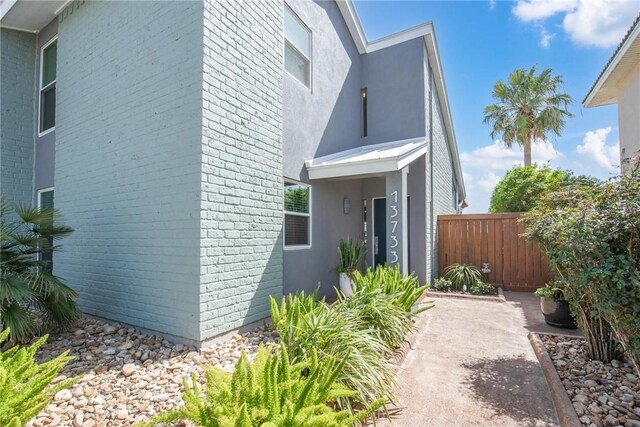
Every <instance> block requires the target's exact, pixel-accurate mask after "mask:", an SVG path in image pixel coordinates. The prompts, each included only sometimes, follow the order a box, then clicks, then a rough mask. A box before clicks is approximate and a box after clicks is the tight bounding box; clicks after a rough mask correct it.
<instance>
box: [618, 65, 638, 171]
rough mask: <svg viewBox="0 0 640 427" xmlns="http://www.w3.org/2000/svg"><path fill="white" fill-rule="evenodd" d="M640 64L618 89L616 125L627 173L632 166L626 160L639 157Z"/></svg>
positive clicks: (623, 167) (622, 159) (622, 161)
mask: <svg viewBox="0 0 640 427" xmlns="http://www.w3.org/2000/svg"><path fill="white" fill-rule="evenodd" d="M639 118H640V64H638V65H637V66H636V67H635V69H634V70H632V71H631V73H629V75H628V76H627V77H626V78H625V80H624V81H623V82H622V83H621V84H620V87H619V88H618V124H619V127H620V128H619V129H620V132H619V134H620V161H621V165H622V171H623V172H624V173H628V172H629V171H630V170H632V167H633V165H632V164H630V163H629V161H628V160H627V159H632V158H635V157H638V156H640V119H639Z"/></svg>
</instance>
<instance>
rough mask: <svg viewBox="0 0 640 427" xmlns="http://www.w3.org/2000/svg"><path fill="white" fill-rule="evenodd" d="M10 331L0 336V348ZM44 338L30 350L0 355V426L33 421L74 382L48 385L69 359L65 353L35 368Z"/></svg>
mask: <svg viewBox="0 0 640 427" xmlns="http://www.w3.org/2000/svg"><path fill="white" fill-rule="evenodd" d="M8 336H9V330H8V329H7V330H5V331H4V332H2V333H0V344H2V343H3V342H4V341H5V340H6V339H7V337H8ZM46 340H47V336H46V335H45V336H43V337H42V338H40V339H39V340H38V341H36V343H34V344H33V345H31V346H29V347H19V346H15V347H13V348H10V349H9V350H7V351H5V352H3V353H0V426H15V427H18V426H22V425H24V424H25V423H26V422H28V421H29V420H31V419H32V418H33V417H35V416H36V415H37V414H38V412H40V410H42V408H44V407H45V406H46V405H47V404H48V403H49V401H50V400H51V398H52V397H53V396H54V395H55V394H56V393H57V392H58V391H60V390H62V389H64V388H67V387H70V386H71V385H72V384H73V383H74V382H75V381H76V380H75V379H68V380H65V381H60V382H59V383H57V384H55V385H51V381H52V380H53V379H54V378H55V377H56V376H58V374H59V373H60V371H61V370H62V368H64V366H65V365H66V364H67V363H68V362H69V361H70V360H71V359H72V357H70V356H68V355H67V353H68V352H64V353H63V354H61V355H60V356H58V357H56V358H55V359H53V360H50V361H48V362H45V363H40V364H37V363H36V362H35V354H36V352H37V351H38V349H39V348H40V347H41V346H42V345H43V344H44V343H45V341H46Z"/></svg>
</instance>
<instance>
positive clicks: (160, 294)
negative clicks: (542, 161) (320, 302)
mask: <svg viewBox="0 0 640 427" xmlns="http://www.w3.org/2000/svg"><path fill="white" fill-rule="evenodd" d="M0 16H1V21H0V24H1V25H2V30H1V31H2V33H1V40H0V42H1V44H0V62H1V64H0V66H1V68H0V71H1V72H0V77H1V81H0V87H1V88H2V89H1V90H2V92H1V94H0V95H1V101H0V102H1V105H0V107H1V110H2V117H1V121H2V123H1V133H0V137H1V140H2V141H1V142H2V144H1V159H0V160H1V164H2V170H1V181H0V183H1V188H0V191H1V193H2V195H3V197H6V198H9V199H12V200H14V201H15V202H18V203H36V204H39V205H41V206H51V205H53V206H55V207H56V208H57V209H59V210H60V211H61V212H62V213H63V215H64V217H65V218H66V220H67V223H68V224H69V225H71V226H73V227H74V228H75V230H76V231H75V232H74V233H73V234H72V235H71V236H70V237H68V238H65V240H64V241H63V242H62V243H63V245H64V246H63V249H62V250H61V251H60V252H58V253H56V254H55V257H54V260H53V271H54V274H56V275H58V276H60V277H62V278H63V279H64V280H65V281H66V283H68V284H69V285H70V286H72V287H73V288H74V289H76V290H77V291H78V293H79V295H80V304H81V308H82V310H83V311H84V312H86V313H88V314H91V315H97V316H100V317H104V318H108V319H114V320H118V321H121V322H125V323H128V324H132V325H135V326H138V327H141V328H145V329H148V330H152V331H157V332H161V333H163V334H165V335H168V336H170V337H172V338H174V339H176V340H184V341H188V342H195V343H197V344H200V345H206V344H207V342H209V341H211V340H212V339H214V338H215V337H216V336H219V335H221V334H224V333H226V332H228V331H231V330H234V329H237V328H240V327H242V326H244V325H249V324H252V323H254V322H257V321H261V320H262V319H265V318H267V317H268V316H269V307H268V296H269V295H274V296H280V295H282V294H283V293H290V292H296V291H299V290H305V291H312V290H315V289H319V292H320V294H321V295H330V294H333V293H334V286H336V285H337V275H336V274H335V272H334V271H333V269H334V267H335V266H336V265H337V262H338V260H337V253H336V248H337V246H338V242H339V240H340V238H343V237H346V236H347V235H349V236H352V237H354V238H356V239H361V240H364V241H366V247H367V252H368V254H367V262H368V264H370V265H376V264H383V263H385V262H388V263H391V264H398V265H399V266H400V268H401V269H402V271H403V272H404V273H407V274H408V273H410V272H411V271H414V272H415V273H416V274H417V275H418V277H419V278H420V280H421V281H422V282H426V281H429V280H430V279H431V278H432V277H433V276H434V275H435V274H436V271H435V268H434V266H436V265H437V260H436V254H437V251H436V243H437V242H436V238H437V236H436V218H437V215H439V214H445V213H456V212H459V211H460V210H461V209H462V207H464V206H465V204H464V200H465V189H464V182H463V179H462V173H461V169H460V163H459V159H458V152H457V148H456V140H455V134H454V131H453V124H452V120H451V114H450V111H449V105H448V100H447V93H446V88H445V84H444V76H443V71H442V67H441V64H440V58H439V53H438V47H437V43H436V37H435V32H434V28H433V25H432V24H430V23H428V24H424V25H421V26H418V27H415V28H411V29H408V30H406V31H403V32H401V33H398V34H394V35H392V36H389V37H385V38H383V39H380V40H376V41H368V40H367V39H366V37H365V35H364V31H363V29H362V26H361V24H360V22H359V20H358V18H357V15H356V12H355V9H354V5H353V4H352V3H351V1H345V0H339V1H337V2H333V1H311V0H286V1H285V2H280V1H273V2H231V1H212V0H204V2H178V1H173V2H160V1H158V2H93V1H85V0H75V1H71V2H70V1H61V0H59V1H46V2H37V1H23V0H17V1H16V0H3V2H2V3H1V4H0Z"/></svg>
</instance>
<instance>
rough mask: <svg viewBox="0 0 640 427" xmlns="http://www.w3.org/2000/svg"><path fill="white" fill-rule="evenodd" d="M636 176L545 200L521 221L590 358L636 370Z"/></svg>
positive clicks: (639, 184) (639, 312)
mask: <svg viewBox="0 0 640 427" xmlns="http://www.w3.org/2000/svg"><path fill="white" fill-rule="evenodd" d="M639 194H640V174H639V173H638V171H636V172H635V173H634V174H633V175H632V176H625V177H620V178H617V179H612V180H610V181H609V182H606V183H596V184H593V183H592V184H591V185H581V186H578V187H573V188H567V189H563V190H562V191H558V192H555V193H552V194H551V195H549V197H547V198H545V199H544V200H542V201H541V203H539V204H538V206H537V207H536V209H534V210H532V211H531V212H529V214H528V215H527V216H525V218H524V219H523V222H524V223H525V225H526V232H527V234H528V236H529V237H530V238H532V239H534V240H536V241H538V242H539V243H540V244H541V246H542V247H543V248H544V249H545V251H546V253H547V255H548V258H549V262H550V265H551V266H552V267H553V268H554V269H555V270H556V275H557V276H558V277H559V278H561V279H562V281H563V282H564V283H565V285H564V287H563V293H564V296H565V298H566V299H567V301H569V303H570V305H571V308H572V311H573V313H574V314H575V316H576V320H577V322H578V324H579V326H580V327H581V329H582V330H583V331H584V333H585V338H587V348H588V352H589V356H590V357H591V358H595V359H598V360H602V361H609V360H611V359H613V358H617V357H619V354H618V344H617V343H616V340H615V339H614V337H615V338H617V340H618V341H619V343H621V344H622V347H623V349H624V351H625V352H626V354H627V356H628V357H629V358H630V359H631V360H632V362H633V363H634V365H635V367H636V369H637V370H639V371H640V255H639V254H640V197H639V196H638V195H639Z"/></svg>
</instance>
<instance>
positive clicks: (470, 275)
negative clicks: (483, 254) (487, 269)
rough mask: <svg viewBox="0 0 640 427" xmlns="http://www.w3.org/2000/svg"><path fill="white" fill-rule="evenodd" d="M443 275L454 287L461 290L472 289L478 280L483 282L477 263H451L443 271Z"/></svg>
mask: <svg viewBox="0 0 640 427" xmlns="http://www.w3.org/2000/svg"><path fill="white" fill-rule="evenodd" d="M442 277H444V278H445V279H447V280H449V281H451V283H452V284H453V287H454V288H455V289H456V290H458V291H460V290H463V289H465V286H466V289H470V288H471V286H473V285H475V284H476V283H477V282H482V273H481V272H480V270H479V269H478V267H476V266H475V265H471V264H451V265H450V266H448V267H447V268H445V269H444V271H443V272H442Z"/></svg>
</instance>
